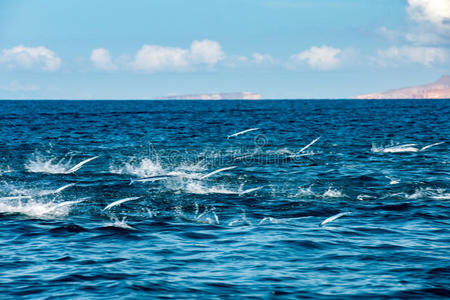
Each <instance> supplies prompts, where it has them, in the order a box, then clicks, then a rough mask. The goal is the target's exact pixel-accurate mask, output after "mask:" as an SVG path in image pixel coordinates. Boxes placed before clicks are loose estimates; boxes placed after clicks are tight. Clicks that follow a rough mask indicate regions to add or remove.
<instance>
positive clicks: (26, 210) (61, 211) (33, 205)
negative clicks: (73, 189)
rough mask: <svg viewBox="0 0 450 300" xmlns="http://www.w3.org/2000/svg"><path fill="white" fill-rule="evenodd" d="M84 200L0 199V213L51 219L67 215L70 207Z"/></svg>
mask: <svg viewBox="0 0 450 300" xmlns="http://www.w3.org/2000/svg"><path fill="white" fill-rule="evenodd" d="M83 201H84V200H75V201H65V202H59V203H58V202H55V201H50V202H42V201H37V200H35V199H29V200H28V201H26V202H22V201H20V200H19V201H2V202H0V213H8V214H22V215H26V216H28V217H31V218H38V219H52V218H60V217H65V216H67V215H68V214H69V213H70V211H71V207H72V206H74V205H76V204H78V203H80V202H83Z"/></svg>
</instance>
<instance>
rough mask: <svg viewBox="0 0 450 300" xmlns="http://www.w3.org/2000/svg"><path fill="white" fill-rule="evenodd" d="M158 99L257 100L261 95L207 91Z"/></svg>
mask: <svg viewBox="0 0 450 300" xmlns="http://www.w3.org/2000/svg"><path fill="white" fill-rule="evenodd" d="M155 99H159V100H259V99H261V95H260V94H257V93H252V92H237V93H207V94H190V95H176V96H167V97H158V98H155Z"/></svg>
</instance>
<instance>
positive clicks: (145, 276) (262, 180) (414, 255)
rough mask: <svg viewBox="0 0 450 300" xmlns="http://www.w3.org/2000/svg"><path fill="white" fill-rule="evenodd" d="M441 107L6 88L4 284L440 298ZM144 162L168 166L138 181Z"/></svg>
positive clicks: (0, 248) (65, 290)
mask: <svg viewBox="0 0 450 300" xmlns="http://www.w3.org/2000/svg"><path fill="white" fill-rule="evenodd" d="M449 116H450V102H449V101H448V100H436V101H434V100H433V101H430V100H402V101H390V100H385V101H384V100H383V101H322V100H317V101H303V100H302V101H256V102H251V101H3V102H0V153H1V156H0V222H1V224H0V225H1V228H2V230H0V285H1V286H2V289H1V290H0V295H1V297H2V298H17V297H22V298H37V299H42V298H46V299H61V298H83V299H84V298H89V299H95V298H106V297H113V298H130V299H136V298H144V297H145V298H170V299H173V298H176V299H191V298H194V297H196V298H206V297H208V298H225V299H227V298H229V299H235V298H255V299H261V298H306V299H308V298H310V299H361V298H362V297H364V298H370V299H386V298H417V299H419V298H420V299H423V298H427V299H429V298H445V297H448V295H449V290H448V286H450V279H449V278H450V277H449V271H448V270H449V264H448V249H449V247H450V234H449V231H448V226H449V217H450V215H449V209H450V202H449V201H450V186H449V181H448V180H449V178H450V177H449V175H448V174H450V151H449V150H450V141H449V140H448V137H449V136H450V119H449ZM249 128H259V130H255V131H252V132H248V133H245V134H242V135H238V136H235V137H230V138H227V137H228V136H229V135H231V134H233V133H236V132H240V131H243V130H246V129H249ZM318 137H320V138H319V139H318V140H317V141H316V142H315V143H313V144H312V145H311V146H310V147H308V148H307V149H306V150H303V151H301V149H303V148H304V147H305V146H306V145H308V144H309V143H311V142H312V141H313V140H315V139H317V138H318ZM440 142H443V143H440ZM436 143H440V144H436ZM405 144H414V146H410V147H413V148H414V147H415V148H416V149H417V150H414V149H412V150H411V149H410V150H407V151H403V150H404V149H403V150H402V149H401V145H405ZM433 144H436V145H433ZM430 145H432V146H430ZM426 146H430V147H428V148H426V149H425V150H423V151H421V150H420V149H422V148H423V147H426ZM392 147H394V148H392ZM395 147H397V150H398V149H399V148H398V147H400V151H397V152H393V151H392V149H394V150H395V149H396V148H395ZM96 156H98V158H96V159H94V160H92V161H89V162H87V163H85V164H83V165H82V166H80V168H79V169H77V170H76V171H74V172H68V171H69V170H70V169H71V168H73V167H75V166H76V165H77V164H78V163H82V162H83V161H85V160H86V159H89V158H92V157H96ZM226 167H235V168H233V169H227V170H225V171H221V172H218V173H215V174H213V175H210V176H207V175H208V174H210V173H211V172H213V171H215V170H218V169H222V168H226ZM151 176H159V177H162V176H166V177H167V178H165V179H161V180H157V181H154V182H152V181H148V182H133V184H130V182H131V181H132V180H136V179H141V178H146V177H151ZM72 184H74V185H72ZM118 200H124V201H123V202H120V201H119V202H116V205H114V206H113V207H111V208H108V209H106V207H107V206H108V205H111V204H112V203H114V202H115V201H118ZM343 212H345V213H347V214H345V215H344V216H340V217H339V218H336V219H334V220H332V221H329V222H328V223H326V224H324V225H320V224H321V223H322V222H323V221H324V220H325V219H327V218H329V217H332V216H336V215H338V214H339V213H343Z"/></svg>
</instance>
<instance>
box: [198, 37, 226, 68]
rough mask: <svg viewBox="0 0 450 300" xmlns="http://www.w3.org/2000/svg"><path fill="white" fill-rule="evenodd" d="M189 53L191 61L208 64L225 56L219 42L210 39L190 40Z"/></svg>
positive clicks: (212, 63) (214, 62)
mask: <svg viewBox="0 0 450 300" xmlns="http://www.w3.org/2000/svg"><path fill="white" fill-rule="evenodd" d="M190 55H191V59H192V62H194V63H204V64H209V65H214V64H216V63H217V62H219V61H220V60H221V59H223V58H224V56H225V54H224V53H223V51H222V47H221V46H220V44H219V43H218V42H215V41H210V40H203V41H194V42H192V44H191V51H190Z"/></svg>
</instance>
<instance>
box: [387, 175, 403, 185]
mask: <svg viewBox="0 0 450 300" xmlns="http://www.w3.org/2000/svg"><path fill="white" fill-rule="evenodd" d="M385 177H386V178H387V179H389V180H390V182H389V184H392V185H394V184H399V183H400V179H396V178H392V177H389V176H385Z"/></svg>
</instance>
